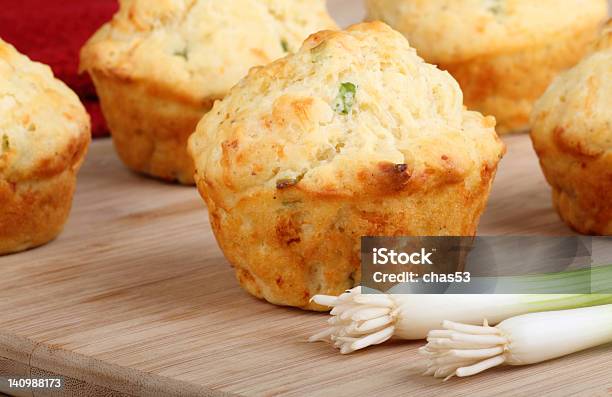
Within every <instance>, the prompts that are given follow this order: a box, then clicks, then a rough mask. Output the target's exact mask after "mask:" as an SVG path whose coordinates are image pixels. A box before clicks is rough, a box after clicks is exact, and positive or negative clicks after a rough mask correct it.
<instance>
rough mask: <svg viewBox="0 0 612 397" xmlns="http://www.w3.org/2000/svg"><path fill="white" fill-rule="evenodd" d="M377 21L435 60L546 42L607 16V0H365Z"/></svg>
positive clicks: (470, 56) (428, 57) (471, 56)
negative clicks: (402, 35) (397, 31)
mask: <svg viewBox="0 0 612 397" xmlns="http://www.w3.org/2000/svg"><path fill="white" fill-rule="evenodd" d="M366 2H367V6H368V13H369V16H368V18H369V19H372V20H374V19H381V20H383V21H385V22H387V23H388V24H390V25H391V26H393V27H394V28H395V29H397V30H399V31H400V32H402V33H403V34H405V35H406V37H408V38H409V40H410V43H411V44H412V46H414V47H415V48H417V49H418V51H419V54H420V55H421V56H422V57H424V58H425V59H427V60H428V61H429V62H433V63H450V62H461V61H465V60H469V59H470V58H473V57H476V56H480V55H489V54H496V53H503V52H507V51H513V50H518V49H520V48H523V47H528V46H531V45H537V44H539V43H548V42H550V41H553V40H555V38H556V37H557V36H558V35H560V34H568V33H570V32H572V31H576V32H578V31H580V30H582V29H587V28H591V27H593V26H596V25H597V24H599V23H602V22H603V21H605V20H606V18H607V17H608V9H607V7H608V4H607V0H587V1H585V0H367V1H366Z"/></svg>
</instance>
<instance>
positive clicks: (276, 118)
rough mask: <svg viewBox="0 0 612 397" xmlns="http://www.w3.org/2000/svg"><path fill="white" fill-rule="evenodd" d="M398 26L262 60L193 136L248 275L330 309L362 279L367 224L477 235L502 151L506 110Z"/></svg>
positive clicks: (216, 225)
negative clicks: (481, 104) (469, 104)
mask: <svg viewBox="0 0 612 397" xmlns="http://www.w3.org/2000/svg"><path fill="white" fill-rule="evenodd" d="M462 103H463V98H462V94H461V90H460V89H459V86H458V84H457V83H456V82H455V81H454V80H453V79H452V77H450V75H449V74H448V73H445V72H442V71H440V70H438V69H437V68H435V67H434V66H432V65H428V64H426V63H425V62H423V60H422V59H420V58H419V57H418V56H417V55H416V52H415V51H414V49H412V48H410V46H409V45H408V43H407V41H406V40H405V39H404V38H403V37H402V36H401V35H400V34H399V33H397V32H395V31H393V30H392V29H390V28H389V27H388V26H387V25H385V24H382V23H379V22H376V23H369V24H361V25H356V26H354V27H351V28H349V29H348V30H347V31H345V32H333V31H323V32H320V33H317V34H314V35H312V36H311V37H310V38H309V39H308V40H307V41H306V42H305V43H304V45H303V47H302V49H301V50H300V51H299V52H297V53H296V54H294V55H290V56H288V57H286V58H283V59H281V60H278V61H276V62H274V63H272V64H270V65H268V66H266V67H260V68H254V69H253V70H251V72H250V73H249V75H248V77H247V78H245V79H244V80H243V81H242V82H241V83H240V84H238V85H237V86H236V87H234V89H232V91H231V92H230V94H229V95H228V96H227V97H226V98H225V99H224V100H222V101H220V102H217V103H216V104H215V106H214V108H213V110H212V111H211V112H210V113H208V114H207V115H206V116H205V117H204V118H203V119H202V121H201V122H200V124H199V126H198V129H197V131H196V133H195V134H194V135H193V136H192V137H191V139H190V144H189V149H190V153H191V154H192V156H193V158H194V160H195V164H196V168H197V174H196V180H197V183H198V188H199V190H200V192H201V194H202V196H203V197H204V199H205V201H206V203H207V204H208V210H209V214H210V220H211V224H212V227H213V230H214V232H215V235H216V237H217V240H218V242H219V244H220V246H221V248H222V249H223V251H224V253H225V255H226V257H227V259H228V260H229V262H230V263H231V264H232V265H233V266H234V267H235V269H236V273H237V277H238V280H239V282H240V283H241V285H242V286H243V287H244V288H245V289H246V290H247V291H249V292H250V293H252V294H253V295H255V296H257V297H260V298H264V299H266V300H268V301H269V302H272V303H275V304H280V305H290V306H297V307H302V308H306V309H314V310H317V309H321V308H319V307H317V306H316V305H315V304H312V303H311V302H310V297H312V296H313V295H315V294H318V293H325V294H337V293H339V292H341V291H343V290H344V289H346V288H350V287H352V286H353V285H355V284H356V283H358V282H359V280H360V269H359V266H360V262H359V251H360V248H359V247H360V237H361V236H371V235H388V236H394V235H473V234H475V232H476V227H477V224H478V220H479V217H480V214H481V213H482V211H483V209H484V207H485V204H486V201H487V198H488V193H489V189H490V186H491V183H492V180H493V177H494V175H495V171H496V169H497V164H498V162H499V160H500V158H501V156H502V155H503V152H504V145H503V144H502V143H501V142H500V140H499V138H498V137H497V135H496V133H495V131H494V126H495V121H494V119H493V118H490V117H483V116H482V115H480V114H479V113H476V112H470V111H466V110H465V109H464V107H463V104H462Z"/></svg>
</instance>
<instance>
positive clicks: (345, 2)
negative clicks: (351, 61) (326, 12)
mask: <svg viewBox="0 0 612 397" xmlns="http://www.w3.org/2000/svg"><path fill="white" fill-rule="evenodd" d="M533 1H538V0H533ZM583 1H591V0H583ZM328 2H329V9H330V12H331V14H332V15H333V16H334V18H335V19H336V21H338V23H339V24H340V26H342V27H346V26H348V25H350V24H352V23H355V22H361V21H362V20H363V18H364V16H365V10H364V6H363V0H328ZM608 3H610V11H611V15H612V0H608Z"/></svg>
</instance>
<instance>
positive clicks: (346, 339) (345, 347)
mask: <svg viewBox="0 0 612 397" xmlns="http://www.w3.org/2000/svg"><path fill="white" fill-rule="evenodd" d="M313 301H314V302H315V303H318V304H320V305H324V306H329V307H332V310H331V312H330V314H331V315H332V317H331V318H330V319H329V320H328V324H329V325H330V327H329V328H327V329H325V330H324V331H323V332H320V333H318V334H316V335H313V336H312V337H310V338H309V339H308V341H309V342H317V341H330V342H331V343H332V344H333V345H334V347H336V348H338V349H340V352H341V353H342V354H348V353H352V352H354V351H356V350H359V349H363V348H366V347H368V346H371V345H378V344H380V343H384V342H386V341H387V340H389V339H390V338H391V337H392V336H393V334H395V322H396V319H397V312H398V309H397V307H396V304H395V302H394V301H393V299H391V298H390V297H389V295H375V294H372V295H362V294H361V289H360V287H356V288H353V289H352V290H350V291H347V292H346V293H344V294H342V295H340V296H337V297H336V296H327V295H317V296H315V297H314V298H313Z"/></svg>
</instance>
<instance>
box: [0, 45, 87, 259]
mask: <svg viewBox="0 0 612 397" xmlns="http://www.w3.org/2000/svg"><path fill="white" fill-rule="evenodd" d="M90 139H91V138H90V121H89V116H88V115H87V113H86V112H85V109H84V107H83V105H82V104H81V103H80V102H79V99H78V97H77V96H76V94H75V93H73V92H72V91H71V90H70V89H69V88H68V87H67V86H66V85H64V83H62V82H60V81H59V80H57V79H55V78H54V77H53V74H52V72H51V69H50V68H49V67H47V66H45V65H42V64H39V63H35V62H32V61H30V60H29V59H28V58H27V57H25V56H24V55H22V54H20V53H18V52H17V51H16V50H15V48H14V47H13V46H11V45H9V44H8V43H6V42H4V41H2V40H1V39H0V140H1V142H0V209H1V211H0V255H2V254H8V253H13V252H18V251H22V250H25V249H28V248H32V247H36V246H39V245H41V244H44V243H46V242H48V241H50V240H52V239H54V238H55V237H56V236H57V235H58V234H59V233H60V232H61V230H62V228H63V227H64V223H65V222H66V219H67V217H68V214H69V212H70V207H71V205H72V196H73V193H74V189H75V186H76V176H77V172H78V170H79V167H80V165H81V163H82V161H83V158H84V156H85V153H86V151H87V147H88V145H89V142H90Z"/></svg>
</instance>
